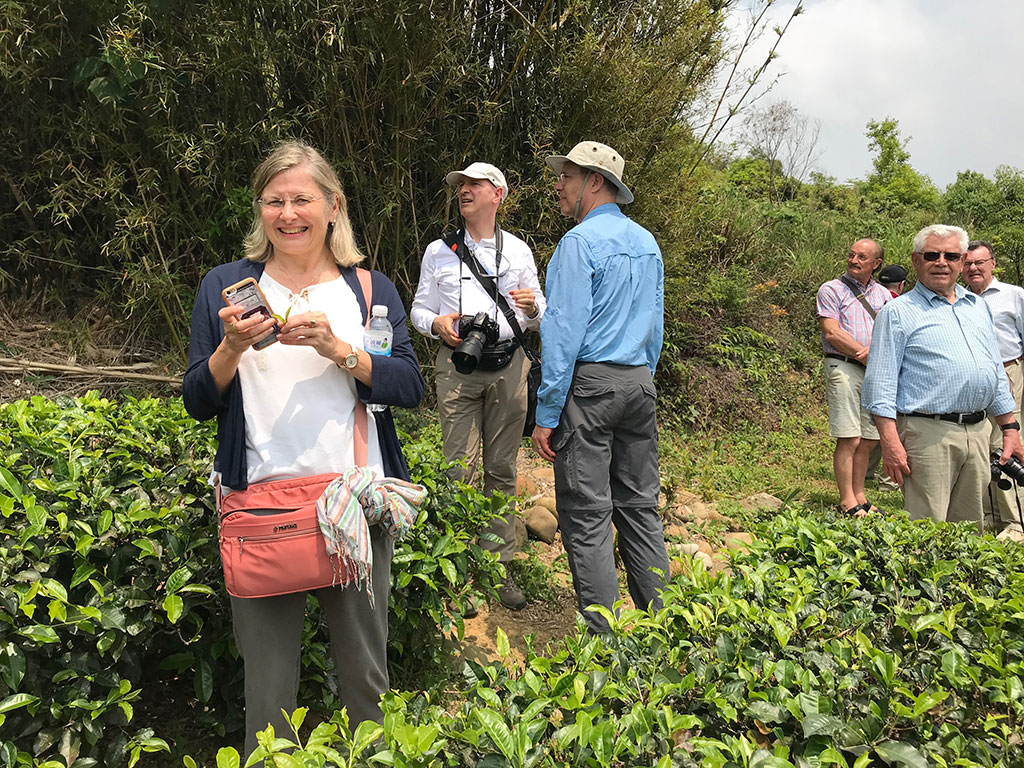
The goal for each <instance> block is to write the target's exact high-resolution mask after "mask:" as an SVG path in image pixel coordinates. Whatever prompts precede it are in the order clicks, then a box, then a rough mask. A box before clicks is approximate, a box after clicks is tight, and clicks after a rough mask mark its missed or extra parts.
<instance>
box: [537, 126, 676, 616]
mask: <svg viewBox="0 0 1024 768" xmlns="http://www.w3.org/2000/svg"><path fill="white" fill-rule="evenodd" d="M547 164H548V166H549V167H550V168H551V169H552V170H553V171H554V172H555V173H557V174H558V182H557V183H556V184H555V191H556V193H557V194H558V204H559V208H560V209H561V212H562V215H564V216H568V217H571V218H572V219H574V220H575V221H576V222H578V223H577V225H576V226H575V227H573V228H572V229H571V230H569V232H568V233H567V234H566V235H565V236H564V237H563V238H562V239H561V241H560V242H559V243H558V248H557V249H556V250H555V253H554V255H553V256H552V257H551V263H550V265H549V267H548V279H547V297H548V311H547V314H546V315H545V316H544V321H543V322H542V323H541V328H540V333H541V342H542V344H543V346H542V349H543V352H544V356H543V363H542V364H543V383H542V384H541V387H540V391H539V392H538V396H537V427H536V428H535V429H534V432H533V444H534V447H536V449H537V451H538V453H540V455H541V456H543V457H544V458H546V459H547V460H549V461H554V463H555V497H556V504H557V507H558V520H559V526H560V527H561V530H562V543H563V545H564V546H565V551H566V554H567V555H568V557H569V568H570V570H571V571H572V578H573V586H574V587H575V589H576V599H577V602H578V604H579V607H580V610H581V611H582V612H583V616H584V619H585V620H586V622H587V625H588V629H589V631H590V632H592V633H600V632H606V631H607V630H608V629H609V626H608V622H607V621H606V620H605V618H604V617H603V616H601V615H600V614H598V613H595V612H592V611H587V610H586V608H587V607H588V606H590V605H594V604H597V605H602V606H604V607H605V608H607V609H609V610H611V609H612V607H613V606H614V604H615V602H616V601H617V600H618V596H619V588H618V580H617V577H616V573H615V557H614V550H613V534H612V526H613V525H614V526H615V528H616V529H617V530H618V532H619V552H620V554H621V555H622V562H623V564H624V565H625V567H626V577H627V581H628V583H629V593H630V595H631V596H632V598H633V602H634V603H635V604H636V605H637V607H640V608H646V607H647V606H648V605H652V604H653V606H654V607H658V606H659V605H660V597H659V596H658V590H659V589H660V588H661V587H662V586H663V584H664V577H665V575H667V574H668V554H667V552H666V549H665V537H664V533H663V531H662V525H661V518H660V517H659V516H658V491H659V481H658V427H657V421H656V418H655V391H654V381H653V378H654V370H655V367H656V366H657V364H658V357H659V356H660V354H661V342H662V332H663V305H664V264H663V263H662V259H661V250H660V249H659V248H658V244H657V243H656V242H655V240H654V237H653V236H652V235H651V233H650V232H648V231H647V230H646V229H644V228H643V227H641V226H640V225H639V224H636V223H635V222H633V221H632V220H630V219H629V218H628V217H627V216H626V215H625V214H624V213H623V212H622V211H621V210H620V208H619V204H622V203H631V202H633V194H632V193H631V192H630V191H629V189H628V188H627V187H626V185H625V184H623V183H622V171H623V167H624V165H625V163H624V162H623V160H622V158H621V156H619V154H618V153H616V152H615V150H613V149H612V148H611V147H608V146H606V145H604V144H600V143H598V142H596V141H584V142H580V143H579V144H577V145H576V146H575V147H573V148H572V150H571V151H570V152H569V154H568V155H554V156H552V157H549V158H547Z"/></svg>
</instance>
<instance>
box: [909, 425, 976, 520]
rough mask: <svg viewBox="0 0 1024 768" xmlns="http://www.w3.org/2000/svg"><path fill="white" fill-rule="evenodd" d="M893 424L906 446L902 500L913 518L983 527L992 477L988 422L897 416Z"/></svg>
mask: <svg viewBox="0 0 1024 768" xmlns="http://www.w3.org/2000/svg"><path fill="white" fill-rule="evenodd" d="M896 429H897V430H898V431H899V435H900V441H901V442H902V443H903V447H904V448H905V449H906V451H907V462H908V463H909V464H910V474H909V475H908V476H907V477H906V478H905V479H904V481H903V500H904V506H905V507H906V509H907V512H908V513H909V514H910V519H911V520H922V519H925V518H932V519H933V520H940V521H942V520H944V521H948V522H970V523H974V524H975V525H976V526H977V527H978V532H979V533H980V532H981V528H982V512H981V504H982V497H983V496H984V495H985V488H986V486H987V485H988V483H989V479H990V477H991V474H990V470H989V461H988V444H989V435H990V429H991V428H990V427H989V423H988V421H986V420H982V421H980V422H978V423H977V424H953V423H951V422H948V421H938V420H937V419H925V418H920V417H914V416H903V415H901V416H898V417H897V418H896Z"/></svg>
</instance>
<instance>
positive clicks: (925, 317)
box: [861, 224, 1024, 532]
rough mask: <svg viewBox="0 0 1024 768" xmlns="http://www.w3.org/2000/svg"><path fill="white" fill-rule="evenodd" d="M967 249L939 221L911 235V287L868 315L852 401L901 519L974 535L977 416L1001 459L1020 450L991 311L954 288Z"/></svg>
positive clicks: (985, 444)
mask: <svg viewBox="0 0 1024 768" xmlns="http://www.w3.org/2000/svg"><path fill="white" fill-rule="evenodd" d="M967 242H968V240H967V233H966V232H965V231H964V230H962V229H961V228H959V227H950V226H946V225H944V224H935V225H932V226H930V227H925V228H924V229H922V230H921V231H920V232H918V233H917V235H916V236H915V237H914V245H913V249H914V250H913V253H912V254H911V257H910V258H911V262H912V263H913V265H914V270H915V271H916V272H917V285H915V286H914V288H913V289H912V290H910V291H908V292H907V293H905V294H903V296H902V297H901V298H900V300H899V301H891V302H889V303H888V304H886V305H885V306H884V307H883V308H882V310H881V311H880V312H879V313H878V317H877V318H876V319H875V327H874V331H873V333H872V337H871V355H870V356H869V357H868V368H867V374H866V375H865V377H864V387H863V390H862V393H861V394H862V402H863V404H864V407H865V408H867V410H868V411H869V412H870V413H871V414H872V415H873V416H874V419H875V424H876V425H877V426H878V434H879V436H880V437H881V441H882V464H883V466H884V468H885V471H886V473H887V474H888V475H889V476H890V477H891V478H892V479H893V480H895V481H896V482H897V483H899V484H901V485H902V486H903V496H904V501H905V506H906V509H907V512H909V514H910V517H911V519H914V520H917V519H921V518H926V517H931V518H933V519H935V520H949V521H960V522H964V521H969V522H973V523H974V524H975V525H976V526H977V527H978V530H979V532H980V531H981V529H982V494H983V493H984V489H985V486H986V485H987V484H988V482H989V479H990V470H989V425H988V422H987V421H986V419H985V415H986V412H987V413H988V414H990V415H991V416H992V417H993V418H994V419H995V421H996V423H997V424H998V425H999V427H1000V429H1001V430H1002V441H1001V445H1002V452H1001V456H1000V460H1001V461H1002V462H1006V461H1007V460H1008V459H1009V458H1010V456H1011V455H1012V456H1015V457H1016V458H1018V459H1022V458H1024V447H1022V446H1021V442H1020V424H1019V423H1018V422H1017V421H1016V420H1015V419H1014V408H1015V407H1016V406H1015V404H1014V402H1013V396H1012V395H1011V394H1010V388H1009V386H1008V385H1007V382H1006V376H1005V374H1004V372H1003V361H1002V358H1001V357H1000V355H999V346H998V344H997V342H996V335H995V329H994V328H993V325H992V313H991V312H990V311H989V308H988V305H987V304H985V302H984V301H983V300H982V299H981V298H979V297H978V296H976V295H974V294H973V293H971V292H970V291H967V290H966V289H964V288H963V286H960V285H957V282H956V281H957V278H958V277H959V275H960V271H961V267H962V262H963V255H964V254H965V253H966V252H967Z"/></svg>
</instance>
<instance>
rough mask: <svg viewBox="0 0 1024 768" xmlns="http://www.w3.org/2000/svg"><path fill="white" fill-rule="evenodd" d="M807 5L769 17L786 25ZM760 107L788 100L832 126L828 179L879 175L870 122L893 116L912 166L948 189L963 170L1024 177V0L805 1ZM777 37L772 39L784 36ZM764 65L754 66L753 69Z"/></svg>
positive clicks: (788, 3) (825, 144)
mask: <svg viewBox="0 0 1024 768" xmlns="http://www.w3.org/2000/svg"><path fill="white" fill-rule="evenodd" d="M795 5H796V2H795V0H779V1H778V4H777V6H776V7H773V8H772V9H771V10H770V11H769V13H770V15H771V18H772V19H773V21H774V22H775V23H779V24H782V23H784V22H785V20H786V18H788V17H789V15H790V13H791V12H792V10H793V7H794V6H795ZM804 8H805V12H804V13H803V14H802V15H800V16H798V17H797V18H796V19H795V20H794V21H793V23H792V25H790V28H789V31H788V32H787V33H786V35H785V37H784V38H783V40H782V43H781V45H780V47H779V54H780V56H779V58H778V59H776V61H775V62H774V64H773V66H774V67H775V68H776V69H775V72H776V73H777V74H781V77H780V79H779V82H778V84H777V85H776V86H775V88H774V89H773V91H772V93H771V94H770V95H769V96H768V97H766V99H765V100H764V101H762V102H761V103H762V104H763V103H767V102H769V101H770V100H777V99H788V100H789V101H790V102H792V103H793V105H794V106H795V107H797V109H798V110H800V112H801V113H802V114H805V115H808V116H809V117H812V118H816V119H820V120H821V123H822V127H821V137H820V140H819V148H820V149H823V150H824V151H823V153H822V156H821V160H820V161H819V163H818V165H819V170H821V171H823V172H825V173H827V174H829V175H831V176H835V177H836V178H838V179H839V180H840V181H843V180H846V179H852V178H863V177H864V176H866V175H867V174H868V173H869V172H870V170H871V156H870V154H869V153H868V148H867V138H866V137H865V136H864V130H865V126H866V124H867V122H868V120H872V119H878V120H881V119H883V118H886V117H892V118H895V119H896V120H898V121H899V124H900V129H901V133H902V134H903V136H904V137H910V142H909V144H908V147H907V148H908V150H909V152H910V163H911V165H913V166H914V168H915V169H917V170H918V171H920V172H922V173H924V174H926V175H928V176H929V177H931V179H932V181H934V182H935V184H936V185H937V186H938V187H939V188H940V189H942V188H944V187H945V186H946V185H947V184H949V183H951V182H953V181H955V180H956V174H957V171H960V170H968V169H969V170H975V171H981V172H982V173H984V174H985V175H986V176H989V177H990V178H991V177H992V174H993V171H995V169H996V167H997V166H999V165H1011V166H1015V167H1017V168H1024V0H974V2H968V1H967V0H805V2H804ZM774 37H775V36H774V34H773V33H772V32H771V30H770V29H769V31H768V32H767V34H766V35H765V36H764V38H763V42H765V43H767V42H768V38H773V39H774ZM753 61H754V58H753V57H752V58H751V62H753Z"/></svg>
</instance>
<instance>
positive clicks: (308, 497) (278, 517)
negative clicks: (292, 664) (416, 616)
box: [218, 269, 372, 597]
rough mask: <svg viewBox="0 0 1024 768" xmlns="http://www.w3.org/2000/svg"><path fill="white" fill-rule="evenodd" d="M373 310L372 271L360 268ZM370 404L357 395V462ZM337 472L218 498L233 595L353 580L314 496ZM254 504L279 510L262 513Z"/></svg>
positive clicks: (361, 462) (361, 460)
mask: <svg viewBox="0 0 1024 768" xmlns="http://www.w3.org/2000/svg"><path fill="white" fill-rule="evenodd" d="M356 274H357V275H358V277H359V284H360V286H361V287H362V289H363V297H364V298H365V300H366V310H367V312H366V314H367V317H369V315H370V307H371V306H372V303H371V289H370V273H369V272H368V271H367V270H365V269H357V270H356ZM367 429H368V423H367V417H366V407H365V406H364V405H363V403H362V402H361V401H359V400H357V401H356V418H355V430H354V434H353V436H352V441H353V446H354V457H355V465H356V466H357V467H364V466H366V454H367ZM337 477H338V475H337V474H325V475H313V476H311V477H298V478H292V479H289V480H275V481H272V482H269V483H255V484H253V485H250V486H249V487H248V488H247V489H246V490H244V491H232V492H231V493H229V494H227V495H226V496H224V497H223V498H222V499H220V502H219V504H218V511H219V513H220V556H221V562H222V564H223V566H224V584H225V586H226V587H227V590H228V594H229V595H231V596H232V597H273V596H274V595H288V594H291V593H293V592H305V591H306V590H310V589H320V588H321V587H330V586H333V585H336V584H347V583H350V582H351V581H352V579H351V578H350V574H349V573H348V569H347V568H346V567H345V565H344V564H343V563H342V562H341V560H340V559H339V558H338V557H337V556H332V555H329V554H328V552H327V544H326V542H325V540H324V537H323V534H322V533H321V532H320V523H319V521H318V520H317V514H316V502H317V499H319V498H320V496H321V495H322V494H323V492H324V489H325V488H327V486H328V485H329V484H330V483H331V482H332V481H333V480H335V479H337ZM253 510H261V511H262V510H281V511H280V512H274V513H270V514H258V513H256V512H254V511H253Z"/></svg>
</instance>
